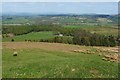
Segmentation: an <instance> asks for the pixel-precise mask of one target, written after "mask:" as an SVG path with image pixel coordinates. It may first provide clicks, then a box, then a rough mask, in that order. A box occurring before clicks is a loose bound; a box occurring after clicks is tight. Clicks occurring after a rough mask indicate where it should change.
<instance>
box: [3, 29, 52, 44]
mask: <svg viewBox="0 0 120 80" xmlns="http://www.w3.org/2000/svg"><path fill="white" fill-rule="evenodd" d="M53 37H54V35H53V33H52V32H47V31H46V32H32V33H29V34H25V35H20V36H14V37H12V38H11V37H7V38H3V42H4V41H11V39H14V40H15V41H25V39H27V40H28V39H30V40H40V39H48V38H53Z"/></svg>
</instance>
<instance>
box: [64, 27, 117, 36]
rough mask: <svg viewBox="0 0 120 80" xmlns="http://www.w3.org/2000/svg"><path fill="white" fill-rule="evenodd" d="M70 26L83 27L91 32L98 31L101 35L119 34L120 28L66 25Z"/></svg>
mask: <svg viewBox="0 0 120 80" xmlns="http://www.w3.org/2000/svg"><path fill="white" fill-rule="evenodd" d="M65 27H68V28H82V29H84V30H86V31H90V32H91V33H98V34H101V35H114V36H118V28H117V27H112V26H109V27H104V26H103V27H99V26H85V25H83V26H65Z"/></svg>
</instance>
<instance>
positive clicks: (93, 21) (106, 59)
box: [2, 15, 119, 78]
mask: <svg viewBox="0 0 120 80" xmlns="http://www.w3.org/2000/svg"><path fill="white" fill-rule="evenodd" d="M114 19H115V20H116V19H117V18H116V16H108V15H107V16H106V15H102V17H101V16H96V15H95V16H93V15H92V16H91V15H89V16H88V15H87V16H82V15H77V16H75V15H41V16H40V15H37V16H35V15H34V16H3V22H2V24H3V31H2V32H3V34H2V37H3V38H2V41H3V43H2V45H3V49H2V61H3V65H2V67H3V73H2V76H3V78H117V77H118V74H117V73H118V46H119V40H118V39H119V36H118V31H119V30H118V26H117V22H116V21H115V20H114ZM14 52H17V56H13V54H14ZM116 56H117V57H116Z"/></svg>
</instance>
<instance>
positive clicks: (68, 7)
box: [2, 2, 118, 14]
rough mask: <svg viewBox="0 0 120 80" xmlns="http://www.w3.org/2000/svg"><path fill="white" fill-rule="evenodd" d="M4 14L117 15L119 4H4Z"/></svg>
mask: <svg viewBox="0 0 120 80" xmlns="http://www.w3.org/2000/svg"><path fill="white" fill-rule="evenodd" d="M2 12H3V13H33V14H69V13H72V14H117V13H118V3H117V2H3V3H2Z"/></svg>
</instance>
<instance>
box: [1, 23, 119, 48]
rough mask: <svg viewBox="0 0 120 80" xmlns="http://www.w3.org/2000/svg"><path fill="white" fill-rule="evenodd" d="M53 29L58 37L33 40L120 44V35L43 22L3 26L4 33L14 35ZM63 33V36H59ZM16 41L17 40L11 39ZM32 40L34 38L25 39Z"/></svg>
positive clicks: (78, 43)
mask: <svg viewBox="0 0 120 80" xmlns="http://www.w3.org/2000/svg"><path fill="white" fill-rule="evenodd" d="M39 31H53V32H54V35H56V37H54V38H51V39H41V40H33V42H38V41H39V42H55V43H68V44H77V45H85V46H111V47H112V46H117V45H120V36H117V37H115V36H113V35H100V34H96V33H90V32H89V31H85V30H83V29H80V28H79V29H78V28H66V27H62V26H61V25H55V24H54V25H53V24H41V25H29V26H28V25H23V26H3V34H7V33H13V34H14V35H23V34H27V33H30V32H39ZM59 34H62V35H63V36H59ZM11 41H15V40H13V39H12V40H11ZM25 41H32V40H25Z"/></svg>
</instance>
